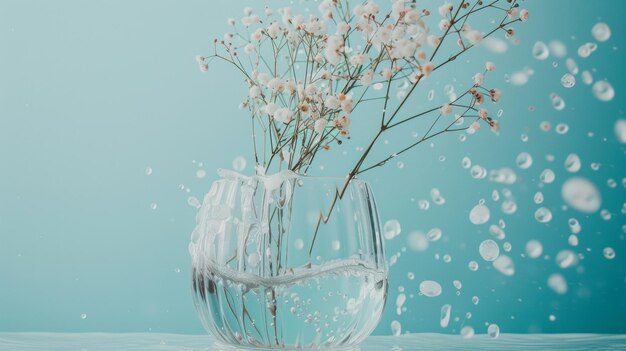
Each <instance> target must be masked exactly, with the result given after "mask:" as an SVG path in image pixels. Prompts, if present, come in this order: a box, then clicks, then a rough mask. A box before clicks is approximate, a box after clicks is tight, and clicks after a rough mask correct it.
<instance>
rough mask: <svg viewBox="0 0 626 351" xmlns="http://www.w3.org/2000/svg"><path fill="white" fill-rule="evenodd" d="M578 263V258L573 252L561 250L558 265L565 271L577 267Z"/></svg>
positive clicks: (558, 255)
mask: <svg viewBox="0 0 626 351" xmlns="http://www.w3.org/2000/svg"><path fill="white" fill-rule="evenodd" d="M577 263H578V258H577V257H576V254H575V253H574V252H573V251H570V250H561V251H559V253H558V254H557V255H556V264H557V265H558V266H559V267H561V268H563V269H566V268H569V267H572V266H575V265H576V264H577Z"/></svg>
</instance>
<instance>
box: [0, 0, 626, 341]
mask: <svg viewBox="0 0 626 351" xmlns="http://www.w3.org/2000/svg"><path fill="white" fill-rule="evenodd" d="M381 2H385V0H381ZM265 3H266V2H263V3H262V4H263V5H264V4H265ZM267 3H269V4H270V5H271V6H272V7H275V8H278V7H281V6H286V5H289V4H290V2H287V1H267ZM425 3H428V4H430V5H428V6H437V5H439V4H440V3H442V2H441V1H425ZM262 4H261V2H259V1H226V0H221V1H196V0H194V1H191V0H187V1H173V0H170V1H163V0H159V1H148V0H137V1H120V0H110V1H78V0H59V1H44V0H0V331H51V332H85V331H107V332H145V331H154V332H172V333H187V334H201V333H204V331H203V329H202V327H201V325H200V322H199V320H198V318H197V316H196V314H195V311H194V309H193V304H192V301H191V294H190V270H189V266H190V258H189V255H188V252H187V244H188V241H189V237H190V233H191V230H192V229H193V227H194V223H195V208H193V207H191V206H189V205H188V204H187V199H188V197H189V196H196V197H198V198H201V197H202V194H203V193H204V192H205V191H207V190H208V187H209V185H210V183H211V181H213V180H214V179H216V177H217V176H216V174H215V170H216V169H217V168H230V167H232V166H231V164H232V161H233V159H234V158H235V157H237V156H244V157H246V158H247V159H248V167H247V169H246V171H247V172H248V173H249V172H251V167H250V161H251V158H250V155H251V154H250V141H249V138H248V135H249V134H250V131H249V130H248V127H247V126H248V123H243V122H242V121H244V120H245V119H246V117H247V116H246V113H245V111H241V110H239V109H238V108H237V106H238V104H239V102H240V100H241V98H242V96H243V95H244V94H245V93H246V90H245V88H244V86H243V85H242V83H241V79H240V78H239V76H238V75H237V73H236V72H235V71H234V70H233V69H231V68H230V67H229V66H226V65H221V64H218V63H215V64H213V65H211V68H210V71H209V72H208V73H201V72H200V71H199V69H198V66H197V64H196V63H195V61H194V57H195V55H197V54H205V53H209V52H210V50H211V42H212V39H213V37H215V36H218V37H220V36H221V33H223V32H225V31H227V30H228V25H227V22H226V19H227V18H228V17H235V18H239V17H240V16H241V14H242V8H243V7H244V6H252V7H254V8H255V9H257V10H261V9H262V8H263V5H262ZM293 6H294V7H295V8H299V9H304V8H305V7H309V6H310V7H311V9H312V10H315V9H316V8H317V4H316V3H315V2H309V3H302V2H299V1H296V2H295V3H294V4H293ZM522 6H523V7H525V8H528V9H529V10H530V13H531V20H530V21H529V22H527V23H526V24H524V25H519V24H518V25H516V26H515V27H516V29H517V35H518V36H519V38H520V39H521V43H520V44H519V45H510V44H509V45H508V50H507V52H506V53H504V54H494V53H491V52H489V51H487V50H485V49H483V48H478V49H476V50H475V51H473V52H472V53H470V54H469V55H468V56H465V57H464V58H463V59H462V60H457V61H458V62H455V63H454V64H453V65H451V66H450V67H449V68H447V69H446V70H445V71H441V72H440V73H438V74H437V76H436V77H434V78H433V79H432V80H431V81H430V82H429V85H428V86H427V87H426V88H424V89H425V90H424V91H423V92H420V93H419V94H422V96H424V98H423V101H424V105H426V103H427V102H428V101H426V92H427V91H428V90H429V89H433V90H434V91H435V99H438V98H442V97H443V86H444V85H446V84H449V83H451V82H455V83H454V84H459V86H460V84H461V83H463V82H465V81H468V80H469V79H470V78H471V76H472V75H473V73H474V72H476V71H478V70H480V69H481V68H482V66H483V64H484V62H485V60H491V61H494V62H495V63H496V65H497V70H496V72H495V73H494V74H493V75H491V76H490V77H488V79H489V82H490V83H493V84H494V86H498V87H500V88H501V89H502V91H503V99H502V102H501V104H500V108H502V109H503V115H502V117H501V120H500V122H501V132H500V133H499V135H494V134H491V133H488V132H487V131H485V130H481V131H480V133H478V134H477V135H473V136H470V137H469V138H468V139H467V140H466V141H465V142H461V141H459V139H458V136H457V135H451V136H445V137H442V138H439V139H435V140H434V142H433V144H431V145H426V144H425V145H422V146H421V147H419V148H417V149H415V150H414V151H413V152H410V153H408V154H405V155H403V156H402V157H401V158H399V159H398V161H402V162H403V163H404V168H398V167H396V162H397V161H396V160H394V161H393V162H391V163H390V164H389V165H388V166H387V167H384V168H379V169H376V170H374V171H372V172H371V173H368V174H365V175H364V178H365V179H367V180H368V181H370V182H371V183H372V187H373V189H374V192H375V194H376V198H377V202H378V204H379V208H380V214H381V218H382V220H383V221H386V220H389V219H397V220H398V221H399V222H400V223H401V225H402V232H401V234H400V235H399V236H398V237H396V238H394V239H393V240H390V241H388V242H387V258H388V259H390V258H391V257H392V256H393V255H396V257H397V262H396V263H395V264H394V265H393V266H392V267H391V270H390V279H391V285H390V291H389V302H388V305H387V308H386V311H385V314H384V316H383V319H382V321H381V323H380V325H379V327H378V329H377V330H376V333H377V334H389V333H390V323H391V321H392V320H398V321H400V322H401V323H402V326H403V331H409V332H444V333H458V332H459V330H460V328H461V327H462V326H464V325H471V326H473V327H474V329H476V332H477V333H484V332H486V326H485V323H497V324H498V325H499V326H500V328H501V330H502V331H503V332H515V333H526V332H548V333H554V332H558V333H562V332H594V333H595V332H599V333H626V298H625V296H626V242H625V235H626V234H625V233H624V230H625V227H624V225H625V224H626V221H625V217H624V216H625V215H624V210H623V206H624V201H625V199H626V196H625V195H626V188H625V186H626V182H625V181H624V177H625V176H626V165H625V162H624V158H625V150H626V148H625V145H624V144H621V143H620V142H619V140H618V139H617V138H616V136H615V134H614V125H615V121H616V120H617V119H619V118H625V117H624V115H625V111H624V105H623V101H624V100H623V96H624V95H623V92H624V91H626V84H625V81H624V77H625V76H626V71H625V65H624V62H626V38H625V35H626V22H625V21H624V14H625V13H626V2H623V1H617V0H613V1H609V0H604V1H583V0H551V1H539V0H528V1H525V2H522ZM599 21H603V22H606V23H608V25H609V26H610V28H611V31H612V36H611V38H610V39H609V40H608V41H607V42H602V43H598V49H597V50H596V52H594V53H593V54H592V55H591V56H590V57H588V58H586V59H583V58H580V57H579V56H578V55H577V54H576V51H577V48H578V47H579V46H580V45H582V44H583V43H585V42H589V41H593V37H592V36H591V28H592V26H593V25H594V24H595V23H597V22H599ZM552 40H560V41H562V42H563V43H564V44H565V45H566V47H567V50H568V54H567V57H572V58H574V59H575V60H576V61H577V63H578V66H579V67H580V69H581V70H589V71H590V72H591V73H592V75H593V77H594V79H595V80H601V79H608V80H609V81H610V82H611V84H612V85H613V87H614V89H615V94H616V95H615V98H614V99H613V100H611V101H609V102H603V101H600V100H598V99H596V98H595V97H594V95H593V94H592V92H591V87H590V86H589V85H585V84H583V83H582V82H581V79H580V74H579V75H578V76H577V79H578V82H577V83H576V85H575V86H574V87H573V88H571V89H565V88H564V87H563V86H561V83H560V78H561V76H562V75H563V74H564V73H565V72H566V71H567V70H566V68H565V61H564V59H561V58H554V57H553V56H551V57H549V58H548V59H547V60H544V61H540V60H536V59H535V58H533V55H532V47H533V44H534V43H535V42H537V41H544V42H546V43H548V42H550V41H552ZM524 67H529V68H531V69H533V70H534V74H533V75H532V76H531V77H530V79H529V81H528V83H527V84H526V85H523V86H514V85H512V84H510V83H508V82H507V80H508V78H507V75H509V76H510V74H511V73H513V72H516V71H520V70H522V69H523V68H524ZM552 92H555V93H557V94H559V95H560V96H562V97H563V98H564V100H565V101H566V108H565V109H564V110H563V111H556V110H555V109H554V108H553V107H552V105H551V102H550V99H549V94H550V93H552ZM420 106H422V105H421V104H420V103H417V104H416V105H415V106H414V108H416V109H418V108H419V107H420ZM368 117H372V118H375V117H373V116H372V115H371V110H361V111H360V112H359V115H358V116H355V117H353V125H354V128H355V129H354V131H353V135H355V137H354V138H353V139H352V140H351V141H349V142H347V143H345V144H344V145H343V146H342V147H341V148H337V149H335V150H334V151H335V152H334V153H328V154H327V155H325V157H324V158H322V159H320V164H319V165H322V166H323V167H317V168H315V169H314V170H313V171H312V173H314V174H325V175H333V176H340V175H342V174H343V173H342V172H344V171H345V167H346V165H347V164H349V163H350V162H351V161H353V160H355V158H356V157H357V154H358V153H357V151H355V150H356V148H357V147H359V146H364V145H363V144H364V143H365V140H366V138H367V137H371V135H372V133H373V131H372V129H371V128H372V125H371V123H370V124H368V123H367V121H368ZM543 121H548V122H549V123H550V124H551V126H552V128H551V129H550V130H549V131H547V132H545V131H542V130H541V128H540V124H541V123H542V122H543ZM558 123H567V124H568V126H569V131H568V132H567V133H566V134H563V135H560V134H558V133H556V132H555V131H554V127H555V125H556V124H558ZM368 127H369V128H368ZM412 131H413V130H412V129H411V127H407V128H406V129H404V130H402V131H400V132H399V134H397V135H392V136H390V137H389V138H388V144H383V145H384V147H383V148H389V149H393V147H395V146H398V148H399V146H401V145H402V144H403V143H402V141H406V140H407V138H409V139H410V134H411V132H412ZM522 134H525V135H527V140H526V141H524V140H523V138H522ZM343 151H345V153H344V152H343ZM523 151H525V152H528V153H530V154H531V155H532V156H533V159H534V162H533V165H532V167H530V168H529V169H526V170H522V169H519V168H517V167H516V163H515V158H516V157H517V155H518V154H519V153H520V152H523ZM570 153H577V154H578V155H579V156H580V158H581V160H582V169H581V171H580V172H579V173H578V175H579V176H583V177H586V178H588V179H590V180H591V181H593V182H594V183H595V184H596V186H597V187H598V188H599V189H600V192H601V194H602V200H603V201H602V209H606V210H607V211H608V212H609V213H610V214H611V218H610V219H608V220H607V219H604V218H603V217H602V216H601V215H600V214H599V212H596V213H593V214H588V215H586V214H582V213H580V212H577V211H576V210H574V209H571V208H565V207H563V200H562V198H561V195H560V190H561V185H562V184H563V182H564V181H565V180H566V179H568V178H569V177H570V176H571V174H570V173H568V172H566V171H565V169H564V168H563V162H564V160H565V157H566V156H567V155H568V154H570ZM548 155H552V156H553V157H554V161H552V162H551V161H549V158H550V157H548V159H547V158H546V156H548ZM464 156H468V157H470V158H471V160H472V162H473V163H474V164H480V165H481V166H483V167H485V168H486V169H487V170H490V169H496V168H502V167H508V168H511V169H513V170H514V171H515V172H516V174H517V181H516V182H515V183H514V184H510V185H504V184H500V183H496V182H491V181H489V180H488V179H474V178H472V176H471V175H470V172H469V170H467V169H464V168H462V167H461V160H462V158H463V157H464ZM444 158H445V160H443V159H444ZM442 160H443V161H442ZM592 163H597V164H599V168H598V167H594V168H598V169H597V170H594V169H593V168H592V167H591V164H592ZM147 168H150V169H151V171H152V173H151V174H150V175H147V173H150V172H146V170H147ZM322 168H323V169H322ZM546 168H550V169H552V170H553V171H554V172H555V174H556V180H555V181H554V182H553V183H552V184H546V185H545V186H543V187H541V186H540V184H539V183H540V181H539V175H540V173H541V171H542V170H544V169H546ZM199 169H203V170H205V171H206V172H207V176H206V177H204V178H198V177H197V176H196V172H197V171H198V170H199ZM609 179H613V180H615V182H616V186H615V187H611V186H609V183H610V181H609ZM181 184H182V188H183V189H182V190H181V189H180V187H181ZM187 188H189V192H187V191H186V190H185V189H187ZM432 188H438V189H439V190H440V191H441V194H442V195H443V196H444V197H445V199H446V203H445V205H442V206H437V205H435V204H433V203H431V205H430V208H429V209H428V210H420V209H419V206H418V202H419V200H420V199H429V198H430V195H429V194H430V190H431V189H432ZM505 188H508V189H509V190H510V191H511V193H512V194H513V197H514V198H515V201H516V202H517V205H518V210H517V211H516V212H515V213H514V214H512V215H507V214H504V213H502V211H501V210H500V209H499V208H500V204H501V202H502V199H500V200H499V201H498V202H496V201H494V200H492V192H493V191H494V190H497V191H498V192H499V193H500V194H502V193H503V191H504V189H505ZM539 190H541V191H542V192H543V194H544V197H545V201H544V203H543V204H542V205H541V206H545V207H547V208H549V209H550V210H551V211H552V213H553V219H552V221H550V222H549V223H547V224H542V223H539V222H537V221H536V220H535V218H534V212H535V210H536V209H537V208H538V207H539V205H537V204H535V203H534V202H533V197H534V195H535V193H536V192H537V191H539ZM501 196H502V195H501ZM480 199H485V200H486V204H487V205H488V206H489V207H490V208H491V217H492V218H491V220H490V222H489V224H491V223H497V222H498V220H499V219H503V220H504V221H505V222H506V228H505V229H504V230H505V232H506V235H507V237H506V239H505V241H507V242H509V243H510V244H511V252H509V253H507V254H508V255H509V256H511V257H512V258H513V261H514V262H515V274H514V275H513V276H510V277H509V276H504V275H502V274H500V273H499V272H498V271H497V270H495V269H494V268H493V267H491V265H489V264H488V263H487V262H485V261H483V260H482V259H481V258H480V256H479V254H478V245H479V243H480V242H481V241H483V240H485V239H487V238H490V234H489V232H488V225H482V226H476V225H473V224H471V223H470V221H469V219H468V213H469V210H470V209H471V208H472V207H473V206H474V205H475V204H476V203H477V202H478V201H479V200H480ZM155 206H156V208H155ZM572 217H574V218H577V219H578V220H579V222H580V223H581V226H582V231H581V233H580V234H579V235H578V237H579V241H580V243H579V245H578V246H576V247H572V246H570V245H569V244H568V236H569V235H570V229H569V227H568V223H567V222H568V219H569V218H572ZM605 217H606V216H605ZM434 227H438V228H441V230H442V231H443V238H442V239H441V240H439V241H437V242H431V243H430V246H429V247H428V249H427V250H425V251H422V252H415V251H412V250H411V249H410V248H409V249H407V247H408V246H407V238H408V237H409V235H408V234H409V233H411V232H413V231H421V232H424V233H425V232H427V231H428V230H430V229H431V228H434ZM531 239H536V240H539V241H540V242H541V243H542V244H543V248H544V253H543V256H542V257H541V258H539V259H534V260H532V259H529V258H527V257H523V254H524V247H525V245H526V243H527V242H528V241H529V240H531ZM500 244H502V243H500ZM605 247H612V248H613V249H614V250H615V252H616V257H615V258H614V259H612V260H608V259H606V258H605V257H604V256H603V249H604V248H605ZM563 249H570V250H572V251H574V252H575V253H576V254H577V255H579V259H578V264H577V265H576V266H575V267H573V268H568V269H562V268H560V267H559V266H558V265H557V264H556V263H555V256H556V255H557V253H558V252H559V251H561V250H563ZM398 253H400V255H399V256H398ZM444 255H450V258H451V261H450V262H448V263H446V262H444V259H443V256H444ZM471 260H476V261H477V262H478V263H479V266H480V267H479V269H478V271H475V272H474V271H471V270H470V269H468V262H469V261H471ZM557 272H559V273H561V274H562V275H563V276H564V277H565V279H566V280H567V283H568V287H569V289H568V292H567V293H566V294H564V295H559V294H556V293H555V292H554V291H552V289H550V288H549V287H548V285H547V283H546V281H547V279H548V276H550V275H551V274H553V273H557ZM409 273H413V275H414V279H413V280H411V279H409V278H408V276H409ZM423 280H436V281H438V282H440V283H441V285H442V286H443V294H442V295H441V296H439V297H436V298H426V297H424V296H420V295H419V294H418V286H419V282H421V281H423ZM453 280H459V281H460V282H461V283H462V288H461V289H460V290H458V294H457V289H455V288H454V286H453V283H452V282H453ZM402 289H404V292H405V293H406V294H407V295H410V294H412V295H413V297H412V298H408V300H407V302H406V303H405V305H404V306H405V307H406V311H404V312H403V313H402V314H401V315H398V314H397V313H396V308H395V301H396V297H397V296H398V293H399V291H400V290H402ZM473 296H478V297H479V299H480V302H479V303H478V304H474V303H473V302H472V297H473ZM446 303H449V304H451V305H452V317H453V321H452V322H451V323H450V326H449V327H448V328H446V329H442V328H441V327H440V326H439V313H440V312H439V311H440V308H441V306H442V305H443V304H446ZM454 318H458V319H457V320H454Z"/></svg>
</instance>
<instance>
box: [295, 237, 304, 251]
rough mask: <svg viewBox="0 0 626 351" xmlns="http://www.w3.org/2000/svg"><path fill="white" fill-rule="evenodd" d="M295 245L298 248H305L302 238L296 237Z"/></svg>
mask: <svg viewBox="0 0 626 351" xmlns="http://www.w3.org/2000/svg"><path fill="white" fill-rule="evenodd" d="M293 247H295V248H296V250H302V249H303V248H304V241H302V239H296V240H295V241H294V242H293Z"/></svg>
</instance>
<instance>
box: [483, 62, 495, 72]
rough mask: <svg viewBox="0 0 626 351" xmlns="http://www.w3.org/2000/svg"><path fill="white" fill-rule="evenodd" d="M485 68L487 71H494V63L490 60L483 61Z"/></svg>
mask: <svg viewBox="0 0 626 351" xmlns="http://www.w3.org/2000/svg"><path fill="white" fill-rule="evenodd" d="M485 69H486V70H487V71H494V70H495V69H496V65H495V64H494V63H493V62H491V61H487V62H485Z"/></svg>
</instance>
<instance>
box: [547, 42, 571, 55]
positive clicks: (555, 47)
mask: <svg viewBox="0 0 626 351" xmlns="http://www.w3.org/2000/svg"><path fill="white" fill-rule="evenodd" d="M548 46H549V47H550V53H551V54H552V56H554V57H556V58H563V57H565V55H567V47H566V46H565V44H563V42H561V41H558V40H554V41H551V42H550V44H548Z"/></svg>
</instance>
